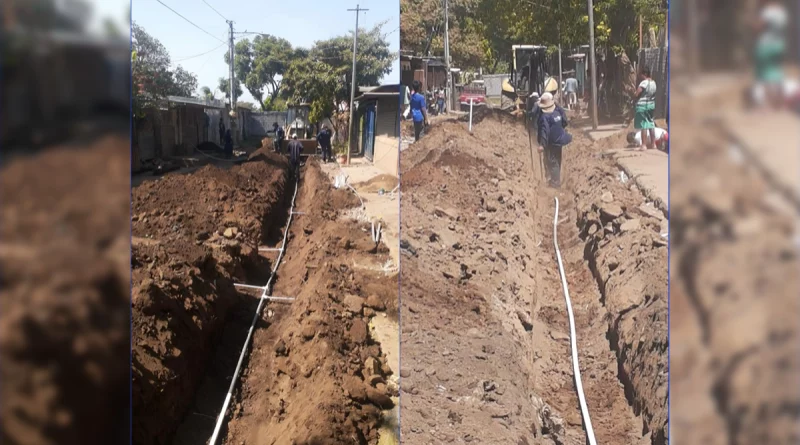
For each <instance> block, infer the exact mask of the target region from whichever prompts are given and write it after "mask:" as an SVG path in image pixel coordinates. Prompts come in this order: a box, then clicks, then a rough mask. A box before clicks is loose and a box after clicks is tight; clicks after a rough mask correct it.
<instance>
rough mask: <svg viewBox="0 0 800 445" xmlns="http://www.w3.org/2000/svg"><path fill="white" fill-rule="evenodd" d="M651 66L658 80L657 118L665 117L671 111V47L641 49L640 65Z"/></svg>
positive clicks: (653, 74)
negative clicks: (669, 74) (669, 77)
mask: <svg viewBox="0 0 800 445" xmlns="http://www.w3.org/2000/svg"><path fill="white" fill-rule="evenodd" d="M645 66H646V67H648V68H650V74H651V75H652V76H653V80H655V81H656V85H657V86H658V92H657V93H656V112H655V118H656V119H663V118H665V117H666V116H667V113H668V112H669V82H668V74H667V73H668V71H669V49H668V48H642V49H640V50H639V67H640V69H641V67H645Z"/></svg>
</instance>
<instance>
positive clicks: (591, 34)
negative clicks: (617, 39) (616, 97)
mask: <svg viewBox="0 0 800 445" xmlns="http://www.w3.org/2000/svg"><path fill="white" fill-rule="evenodd" d="M588 4H589V66H590V67H591V70H592V71H591V72H592V108H591V110H592V129H593V130H597V125H598V123H597V60H595V59H596V52H595V50H594V5H593V4H592V0H588Z"/></svg>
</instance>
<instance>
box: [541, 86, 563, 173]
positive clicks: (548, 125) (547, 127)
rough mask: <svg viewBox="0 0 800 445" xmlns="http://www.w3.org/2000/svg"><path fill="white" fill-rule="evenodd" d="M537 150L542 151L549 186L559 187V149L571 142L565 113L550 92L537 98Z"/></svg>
mask: <svg viewBox="0 0 800 445" xmlns="http://www.w3.org/2000/svg"><path fill="white" fill-rule="evenodd" d="M539 109H540V110H541V113H540V114H539V118H538V119H539V120H538V122H537V127H538V136H539V152H540V153H541V152H544V156H545V166H546V172H547V179H548V182H549V184H550V187H553V188H560V187H561V150H562V149H563V148H564V147H565V146H567V145H569V143H570V142H572V135H570V134H569V133H567V130H566V128H567V113H566V112H564V109H563V108H561V107H559V106H558V105H556V102H555V100H554V99H553V95H552V94H551V93H544V94H542V98H541V99H539Z"/></svg>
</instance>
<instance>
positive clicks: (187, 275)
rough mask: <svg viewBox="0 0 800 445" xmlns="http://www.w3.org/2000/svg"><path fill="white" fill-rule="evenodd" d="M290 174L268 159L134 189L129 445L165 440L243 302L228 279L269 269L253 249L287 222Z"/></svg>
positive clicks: (208, 169) (283, 162) (278, 162)
mask: <svg viewBox="0 0 800 445" xmlns="http://www.w3.org/2000/svg"><path fill="white" fill-rule="evenodd" d="M287 172H288V170H287V163H286V160H285V158H283V157H279V156H276V155H270V154H266V155H265V156H263V157H262V158H259V159H258V160H254V161H251V162H247V163H244V164H242V165H238V166H234V167H232V168H230V169H227V170H223V169H220V168H217V167H214V166H206V167H203V168H202V169H200V170H198V171H197V172H196V173H194V174H190V175H171V176H166V177H164V178H163V179H161V180H159V181H155V182H148V183H144V184H142V185H141V186H139V187H137V188H135V189H133V196H132V209H133V248H132V251H131V265H132V267H133V295H132V299H133V301H132V303H133V363H132V370H133V382H132V385H133V388H132V392H133V411H134V418H133V427H134V434H133V439H134V443H141V444H153V443H168V442H169V441H170V438H171V436H172V435H173V434H174V432H175V430H176V428H177V427H178V424H179V423H180V421H181V419H182V418H183V416H184V415H185V414H186V410H187V408H188V407H189V406H190V405H191V403H192V399H193V397H194V394H195V392H196V391H197V388H198V386H199V383H200V381H201V379H202V377H203V374H204V373H205V372H206V367H207V364H208V360H209V358H210V357H211V355H212V353H213V346H214V343H215V341H216V340H217V339H218V337H219V335H220V332H221V330H222V327H223V326H224V323H225V321H226V317H227V313H228V311H229V310H230V309H231V308H232V307H234V306H235V305H237V304H238V303H241V302H242V299H241V298H242V297H241V296H240V295H239V294H238V293H237V292H236V291H235V289H234V287H233V282H234V281H245V280H246V279H247V278H250V279H251V280H252V279H253V277H254V276H259V271H261V270H267V269H268V267H269V266H268V265H266V264H265V263H266V262H265V261H263V260H261V259H260V257H259V256H258V250H257V248H258V246H259V245H260V244H261V243H262V242H263V241H264V240H265V239H268V238H269V237H271V236H273V233H272V232H271V229H273V228H274V227H275V226H280V224H281V222H282V219H283V218H285V212H284V211H281V210H282V209H283V208H284V207H283V205H284V203H283V201H282V199H283V196H284V193H285V190H286V182H287V179H288V173H287ZM250 271H252V273H248V272H250ZM261 274H262V275H263V272H261Z"/></svg>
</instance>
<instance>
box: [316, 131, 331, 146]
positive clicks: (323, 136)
mask: <svg viewBox="0 0 800 445" xmlns="http://www.w3.org/2000/svg"><path fill="white" fill-rule="evenodd" d="M331 136H332V134H331V133H330V132H329V131H328V130H322V131H320V132H319V134H318V135H317V142H319V145H321V146H323V147H328V146H330V145H331Z"/></svg>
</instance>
